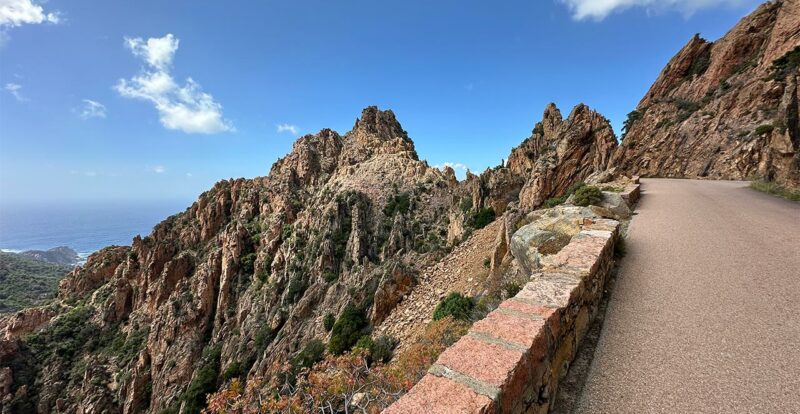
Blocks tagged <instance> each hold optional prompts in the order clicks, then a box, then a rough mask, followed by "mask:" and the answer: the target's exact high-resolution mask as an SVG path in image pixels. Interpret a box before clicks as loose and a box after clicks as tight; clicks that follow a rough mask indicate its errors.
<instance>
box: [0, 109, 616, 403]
mask: <svg viewBox="0 0 800 414" xmlns="http://www.w3.org/2000/svg"><path fill="white" fill-rule="evenodd" d="M542 124H543V127H542V128H538V127H537V129H536V130H535V131H534V133H533V135H532V137H531V138H530V139H528V140H526V142H525V143H524V144H523V145H522V146H521V147H520V149H517V150H515V155H512V157H511V158H510V159H511V160H513V162H512V161H510V162H509V165H508V166H507V167H502V166H501V167H498V168H496V169H494V170H487V171H486V172H485V173H483V174H481V176H471V177H470V178H469V179H468V180H465V181H462V182H458V181H457V180H456V179H455V176H454V174H453V171H452V169H446V170H445V171H440V170H438V169H435V168H431V167H430V166H429V165H428V164H427V163H426V162H424V161H420V160H419V158H418V156H417V153H416V151H415V149H414V144H413V142H412V141H411V139H410V138H409V137H408V135H407V134H406V132H405V131H404V130H403V128H402V127H401V125H400V124H399V122H397V120H396V118H395V116H394V114H393V113H392V112H391V111H380V110H378V109H377V108H375V107H369V108H366V109H365V110H364V111H363V113H362V115H361V117H360V118H359V119H357V120H356V122H355V125H354V126H353V129H352V130H351V131H350V132H348V133H347V134H344V135H340V134H338V133H336V132H335V131H332V130H328V129H326V130H322V131H320V132H319V133H318V134H314V135H307V136H304V137H302V138H300V139H298V140H297V142H295V144H294V146H293V148H292V151H291V153H289V154H288V155H287V156H286V157H284V158H282V159H280V160H278V161H277V162H275V164H274V165H273V166H272V169H271V171H270V173H269V175H268V176H266V177H259V178H254V179H235V180H229V181H222V182H220V183H217V184H216V185H215V186H214V187H213V188H212V189H211V190H209V191H207V192H205V193H203V194H202V195H201V196H200V197H199V199H198V200H197V202H195V203H194V204H193V205H192V206H191V207H190V208H189V209H187V210H186V211H185V212H183V213H180V214H177V215H175V216H172V217H169V218H167V219H166V220H164V221H163V222H162V223H160V224H159V225H157V226H156V227H155V228H154V230H153V232H152V233H151V234H150V235H148V236H147V237H143V238H142V237H136V238H135V239H134V240H133V243H132V245H131V246H130V247H127V246H122V247H120V246H112V247H108V248H106V249H103V250H101V251H99V252H97V253H95V254H93V255H92V256H91V257H90V258H89V259H88V260H87V263H86V264H85V265H84V266H83V267H81V268H78V269H76V270H75V271H73V272H72V273H70V274H69V276H68V277H67V278H65V279H64V280H62V282H61V284H60V287H59V301H57V302H56V303H54V304H52V305H51V306H48V307H46V308H31V309H27V310H25V311H23V312H19V313H17V314H16V315H13V316H9V317H6V318H4V319H0V394H2V395H0V405H2V406H3V410H6V409H7V410H9V411H10V412H42V413H44V412H53V411H62V412H102V411H104V410H106V411H108V412H124V413H136V412H143V411H144V412H162V411H166V412H175V411H181V412H188V413H195V412H198V411H199V410H200V408H201V407H203V406H204V404H205V395H206V394H207V393H210V392H213V391H215V390H216V389H217V387H218V386H220V385H222V384H223V383H224V382H225V381H226V380H229V379H231V378H234V377H242V378H252V377H254V376H267V377H268V376H270V375H276V374H279V372H280V365H281V364H284V363H287V362H292V361H295V359H293V357H294V356H296V355H298V354H299V353H300V352H301V351H303V350H305V349H318V348H319V346H317V345H314V344H319V343H324V342H328V343H329V350H330V351H331V352H340V351H341V350H342V349H347V348H348V347H349V346H352V343H350V338H349V337H348V338H341V337H338V336H337V334H336V333H335V332H334V334H331V333H329V332H328V330H327V329H326V323H325V321H326V320H328V319H330V318H334V319H339V320H341V319H347V320H348V322H352V323H353V324H355V325H356V326H355V329H356V334H357V335H361V334H368V333H369V332H370V330H371V329H372V328H373V327H376V326H378V325H380V324H381V323H382V322H383V321H384V320H386V319H387V317H389V316H390V314H391V313H392V312H393V311H394V309H395V307H396V306H397V304H398V303H399V302H400V301H402V300H403V297H404V296H405V295H406V294H407V293H408V292H409V291H410V289H412V288H413V287H414V286H415V285H416V284H417V283H418V280H420V279H419V277H418V276H419V274H420V272H422V271H423V270H424V269H427V268H430V267H431V266H433V265H435V264H436V263H437V262H438V261H439V260H441V259H442V258H443V257H444V256H445V255H446V254H447V252H448V251H449V250H450V248H451V247H452V246H453V245H454V244H457V243H459V242H460V241H462V240H463V239H464V238H466V237H467V236H468V234H469V233H470V232H471V231H472V230H473V229H474V228H476V227H480V226H483V225H485V224H486V222H487V220H491V217H494V216H495V215H500V214H503V213H504V212H505V211H506V209H507V208H509V206H513V207H514V208H515V209H516V208H517V207H516V206H517V205H518V204H519V205H521V207H519V208H521V209H530V208H533V207H535V206H536V205H538V204H541V202H542V200H544V199H546V198H548V197H551V196H553V195H559V194H555V193H557V192H559V191H561V190H562V187H565V186H569V185H570V184H572V183H573V182H574V181H576V180H580V179H583V178H585V177H586V176H588V175H589V174H591V173H593V172H595V171H599V170H604V169H605V168H606V163H607V160H608V159H609V158H610V155H611V151H612V150H613V148H614V145H615V140H614V139H613V133H611V130H610V127H609V126H608V123H607V121H606V120H605V119H604V118H602V117H601V116H599V115H597V114H596V113H594V112H593V111H591V110H589V109H588V108H586V107H585V106H583V105H580V106H579V107H576V109H575V110H573V115H571V116H570V117H569V118H568V119H567V120H561V116H560V113H558V110H557V109H556V108H555V107H554V106H552V107H549V108H548V110H547V111H546V115H545V119H544V120H543V121H542ZM551 124H552V128H551ZM562 164H564V165H562ZM537 174H546V175H547V177H549V178H548V182H549V181H553V182H554V183H556V184H555V185H548V186H542V185H541V184H537V180H535V179H534V178H533V177H534V176H535V175H537ZM551 179H552V180H551ZM520 194H525V199H520ZM488 247H489V248H493V247H494V246H488ZM501 257H502V256H501ZM481 260H482V259H481ZM334 331H335V330H334ZM355 338H356V339H357V336H356V337H355ZM311 345H313V346H311ZM309 346H311V348H308V347H309Z"/></svg>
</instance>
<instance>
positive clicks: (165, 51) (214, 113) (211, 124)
mask: <svg viewBox="0 0 800 414" xmlns="http://www.w3.org/2000/svg"><path fill="white" fill-rule="evenodd" d="M179 43H180V41H179V39H177V38H176V37H174V36H173V35H172V34H167V35H166V36H164V37H160V38H149V39H147V40H146V41H145V40H143V39H142V38H138V37H137V38H125V46H126V47H127V48H128V49H130V51H131V52H132V53H133V55H134V56H136V57H138V58H140V59H142V60H144V61H145V63H146V64H147V68H146V69H143V70H142V72H141V73H140V74H139V75H138V76H134V77H133V78H131V79H120V80H119V82H118V83H117V85H116V86H115V87H114V88H115V89H116V90H117V92H119V94H120V95H121V96H123V97H126V98H134V99H142V100H145V101H149V102H151V103H153V105H154V106H155V108H156V109H157V110H158V113H159V116H160V121H161V124H162V125H163V126H164V127H165V128H167V129H173V130H181V131H183V132H186V133H188V134H216V133H220V132H226V131H234V127H233V125H232V124H231V122H230V121H229V120H227V119H225V118H223V116H222V105H220V104H219V103H217V102H216V101H214V97H213V96H211V95H210V94H208V93H205V92H203V90H202V88H201V87H200V85H199V84H198V83H197V82H195V81H194V80H193V79H192V78H187V79H186V83H185V84H184V85H183V86H179V85H178V84H177V83H176V82H175V79H173V77H172V74H171V73H170V71H171V69H172V61H173V58H174V57H175V52H176V51H177V50H178V45H179Z"/></svg>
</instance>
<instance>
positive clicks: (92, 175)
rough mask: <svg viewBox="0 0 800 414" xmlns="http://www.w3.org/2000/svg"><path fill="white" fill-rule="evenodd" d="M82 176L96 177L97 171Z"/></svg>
mask: <svg viewBox="0 0 800 414" xmlns="http://www.w3.org/2000/svg"><path fill="white" fill-rule="evenodd" d="M84 174H86V176H87V177H97V171H86V172H85V173H84Z"/></svg>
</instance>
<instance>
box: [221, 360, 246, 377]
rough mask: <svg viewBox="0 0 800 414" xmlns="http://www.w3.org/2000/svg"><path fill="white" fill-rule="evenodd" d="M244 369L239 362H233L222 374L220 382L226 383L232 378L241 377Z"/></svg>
mask: <svg viewBox="0 0 800 414" xmlns="http://www.w3.org/2000/svg"><path fill="white" fill-rule="evenodd" d="M243 371H244V367H242V363H241V362H239V361H234V362H232V363H231V364H230V365H228V367H227V368H225V371H224V372H223V373H222V380H223V381H228V380H230V379H232V378H238V377H241V376H242V374H244V372H243Z"/></svg>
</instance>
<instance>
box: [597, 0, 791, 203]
mask: <svg viewBox="0 0 800 414" xmlns="http://www.w3.org/2000/svg"><path fill="white" fill-rule="evenodd" d="M799 79H800V2H798V1H795V0H786V1H771V2H767V3H765V4H763V5H761V6H760V7H759V8H758V9H757V10H756V11H754V12H753V13H752V14H751V15H749V16H747V17H745V18H744V19H742V20H741V21H740V22H739V23H738V24H737V25H736V26H735V27H734V28H732V29H731V30H730V31H729V32H728V33H727V34H726V35H725V36H723V37H722V38H721V39H719V40H717V41H715V42H708V41H706V40H705V39H703V38H701V37H700V36H699V35H698V36H695V37H694V38H693V39H691V40H690V41H689V43H687V44H686V46H684V47H683V49H681V50H680V51H679V52H678V53H677V54H676V55H675V57H673V58H672V59H671V60H670V61H669V63H668V64H667V66H666V67H665V68H664V70H663V71H662V72H661V74H660V75H659V77H658V79H657V80H656V81H655V83H654V84H653V86H652V87H651V88H650V90H649V91H648V92H647V94H645V96H644V97H643V98H642V100H641V102H639V105H638V107H637V108H636V110H634V111H633V112H631V114H630V115H629V116H628V120H627V122H626V123H625V128H626V130H625V134H624V135H623V139H622V144H621V145H620V147H619V149H618V150H617V151H616V153H615V154H614V159H613V162H612V163H613V164H614V165H616V166H617V167H618V168H620V169H621V170H623V171H627V172H630V173H638V174H641V175H642V176H653V177H686V178H698V177H707V178H714V179H746V178H750V177H761V178H764V179H767V180H773V181H777V182H778V183H780V184H783V185H787V186H790V187H798V186H800V117H799V115H798V113H800V88H798V83H799V82H798V80H799Z"/></svg>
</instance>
